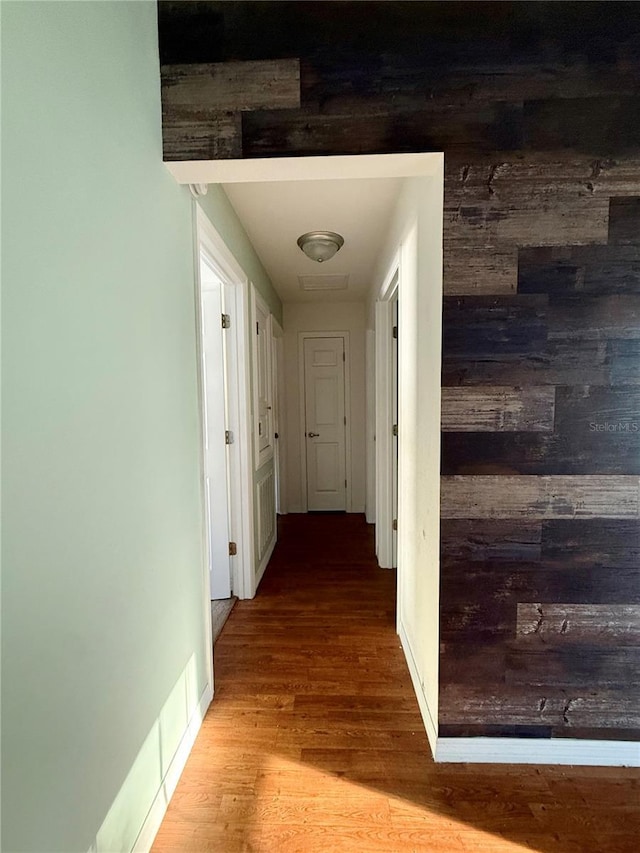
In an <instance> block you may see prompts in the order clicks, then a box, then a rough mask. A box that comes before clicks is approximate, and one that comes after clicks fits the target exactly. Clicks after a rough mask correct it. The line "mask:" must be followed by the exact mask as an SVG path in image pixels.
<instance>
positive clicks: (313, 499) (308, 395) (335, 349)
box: [304, 338, 347, 511]
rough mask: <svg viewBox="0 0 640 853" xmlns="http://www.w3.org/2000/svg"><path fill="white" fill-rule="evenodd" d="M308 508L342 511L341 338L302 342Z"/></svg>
mask: <svg viewBox="0 0 640 853" xmlns="http://www.w3.org/2000/svg"><path fill="white" fill-rule="evenodd" d="M304 377H305V383H304V384H305V442H306V462H307V507H308V509H309V510H312V511H313V510H345V509H346V508H347V490H346V479H345V477H346V430H345V417H344V415H345V398H344V390H345V388H344V338H306V339H305V341H304Z"/></svg>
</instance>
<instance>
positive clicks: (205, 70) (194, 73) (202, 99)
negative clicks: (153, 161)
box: [160, 59, 300, 159]
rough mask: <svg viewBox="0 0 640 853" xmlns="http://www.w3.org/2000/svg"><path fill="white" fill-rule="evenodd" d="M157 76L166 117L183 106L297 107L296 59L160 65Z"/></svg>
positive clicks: (209, 107)
mask: <svg viewBox="0 0 640 853" xmlns="http://www.w3.org/2000/svg"><path fill="white" fill-rule="evenodd" d="M160 76H161V85H162V104H163V109H164V112H165V115H166V116H167V117H169V116H170V115H171V114H172V111H173V110H174V109H180V108H184V107H187V108H195V110H203V109H204V110H207V109H214V110H216V111H218V112H221V111H222V112H223V111H226V110H230V111H233V112H238V111H241V110H260V109H269V110H280V109H293V108H295V107H299V106H300V61H299V60H298V59H265V60H259V61H250V62H212V63H200V62H195V63H189V64H181V65H180V64H177V65H162V66H161V68H160ZM183 159H184V158H183Z"/></svg>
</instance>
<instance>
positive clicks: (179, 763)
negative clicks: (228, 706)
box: [132, 684, 213, 853]
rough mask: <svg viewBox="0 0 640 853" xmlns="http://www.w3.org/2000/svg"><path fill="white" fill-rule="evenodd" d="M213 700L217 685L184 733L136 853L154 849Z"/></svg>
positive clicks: (207, 692)
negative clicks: (172, 798)
mask: <svg viewBox="0 0 640 853" xmlns="http://www.w3.org/2000/svg"><path fill="white" fill-rule="evenodd" d="M212 700H213V685H211V684H207V686H206V687H205V689H204V690H203V692H202V695H201V696H200V701H199V702H198V704H197V706H196V708H195V710H194V712H193V714H192V715H191V719H190V720H189V722H188V724H187V727H186V729H185V731H184V734H183V735H182V740H181V741H180V743H179V744H178V748H177V749H176V751H175V753H174V756H173V758H172V759H171V764H170V765H169V767H168V768H167V772H166V774H165V777H164V779H163V780H162V783H161V785H160V788H159V790H158V792H157V794H156V796H155V798H154V800H153V803H152V804H151V808H150V809H149V812H148V814H147V816H146V818H145V821H144V823H143V824H142V828H141V830H140V832H139V833H138V837H137V838H136V841H135V844H134V845H133V848H132V853H147V852H148V851H149V850H151V847H152V845H153V842H154V840H155V837H156V835H157V834H158V830H159V829H160V824H161V823H162V820H163V818H164V816H165V813H166V811H167V807H168V805H169V802H170V800H171V797H172V796H173V794H174V791H175V790H176V788H177V786H178V782H179V781H180V776H181V775H182V771H183V770H184V768H185V765H186V763H187V759H188V758H189V755H190V754H191V749H192V747H193V744H194V743H195V740H196V737H197V735H198V732H199V731H200V727H201V725H202V721H203V720H204V717H205V714H206V713H207V710H208V708H209V705H210V704H211V702H212Z"/></svg>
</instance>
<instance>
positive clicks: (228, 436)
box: [224, 429, 233, 444]
mask: <svg viewBox="0 0 640 853" xmlns="http://www.w3.org/2000/svg"><path fill="white" fill-rule="evenodd" d="M224 443H225V444H233V432H232V431H231V430H230V429H225V431H224Z"/></svg>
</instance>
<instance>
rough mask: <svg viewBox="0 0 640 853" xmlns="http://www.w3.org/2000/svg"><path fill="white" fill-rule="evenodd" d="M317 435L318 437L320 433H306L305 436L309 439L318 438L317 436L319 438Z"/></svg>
mask: <svg viewBox="0 0 640 853" xmlns="http://www.w3.org/2000/svg"><path fill="white" fill-rule="evenodd" d="M319 435H320V433H319V432H308V433H307V436H308V437H309V438H318V436H319Z"/></svg>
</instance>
